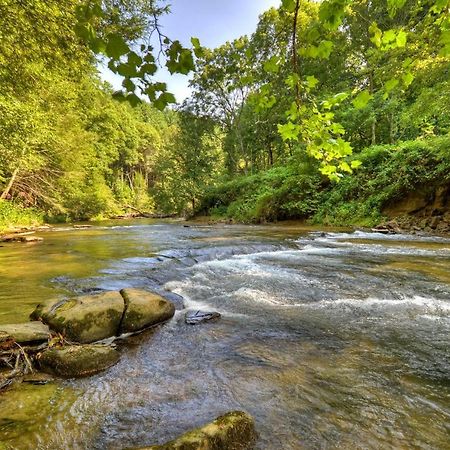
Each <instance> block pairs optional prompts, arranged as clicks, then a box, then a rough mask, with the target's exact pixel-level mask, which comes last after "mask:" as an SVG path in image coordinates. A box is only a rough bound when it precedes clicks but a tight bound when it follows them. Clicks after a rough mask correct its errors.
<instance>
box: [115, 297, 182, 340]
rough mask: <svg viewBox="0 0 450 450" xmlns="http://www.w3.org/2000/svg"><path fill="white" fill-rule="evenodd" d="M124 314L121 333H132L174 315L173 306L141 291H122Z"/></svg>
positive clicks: (163, 299) (164, 300) (160, 298)
mask: <svg viewBox="0 0 450 450" xmlns="http://www.w3.org/2000/svg"><path fill="white" fill-rule="evenodd" d="M120 293H121V294H122V297H123V299H124V301H125V313H124V316H123V319H122V324H121V332H122V333H133V332H136V331H139V330H142V329H144V328H147V327H150V326H152V325H156V324H158V323H161V322H164V321H166V320H169V319H170V318H171V317H173V315H174V314H175V306H174V305H173V304H172V303H171V302H169V301H168V300H166V299H165V298H163V297H161V296H160V295H158V294H155V293H152V292H147V291H144V290H142V289H122V290H121V291H120Z"/></svg>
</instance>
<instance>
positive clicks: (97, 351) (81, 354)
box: [38, 345, 120, 378]
mask: <svg viewBox="0 0 450 450" xmlns="http://www.w3.org/2000/svg"><path fill="white" fill-rule="evenodd" d="M119 357H120V355H119V352H117V351H116V350H114V349H113V348H111V347H107V346H102V345H80V346H69V347H64V348H52V349H49V350H46V351H45V352H43V353H42V354H41V355H40V357H39V359H38V361H39V366H40V368H41V370H42V371H44V372H46V373H50V374H53V375H58V376H60V377H66V378H77V377H85V376H89V375H93V374H95V373H97V372H101V371H102V370H105V369H107V368H108V367H111V366H113V365H114V364H116V363H117V361H119Z"/></svg>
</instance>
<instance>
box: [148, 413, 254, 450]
mask: <svg viewBox="0 0 450 450" xmlns="http://www.w3.org/2000/svg"><path fill="white" fill-rule="evenodd" d="M255 439H256V432H255V425H254V421H253V418H252V417H251V416H250V415H248V414H247V413H245V412H242V411H232V412H229V413H228V414H225V415H223V416H220V417H218V418H217V419H216V420H214V422H211V423H209V424H207V425H205V426H203V427H201V428H197V429H195V430H192V431H189V432H187V433H186V434H183V435H182V436H180V437H179V438H177V439H175V440H173V441H170V442H167V443H166V444H163V445H154V446H151V447H144V448H142V449H141V450H175V449H177V450H247V449H251V448H253V445H254V442H255Z"/></svg>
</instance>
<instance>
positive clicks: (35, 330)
mask: <svg viewBox="0 0 450 450" xmlns="http://www.w3.org/2000/svg"><path fill="white" fill-rule="evenodd" d="M0 335H9V336H10V337H11V338H12V339H14V341H15V342H18V343H19V344H23V343H28V342H34V343H36V342H45V341H47V340H48V338H49V336H50V330H49V329H48V326H47V325H45V324H43V323H42V322H39V321H36V322H28V323H17V324H8V325H0ZM0 341H1V338H0Z"/></svg>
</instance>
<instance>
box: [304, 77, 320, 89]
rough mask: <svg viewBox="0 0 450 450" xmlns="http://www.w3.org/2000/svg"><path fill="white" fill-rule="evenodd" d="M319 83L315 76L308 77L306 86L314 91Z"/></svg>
mask: <svg viewBox="0 0 450 450" xmlns="http://www.w3.org/2000/svg"><path fill="white" fill-rule="evenodd" d="M318 82H319V80H318V79H317V78H316V77H315V76H314V75H308V76H307V77H306V86H307V87H308V88H309V89H314V88H315V87H316V85H317V83H318Z"/></svg>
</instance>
